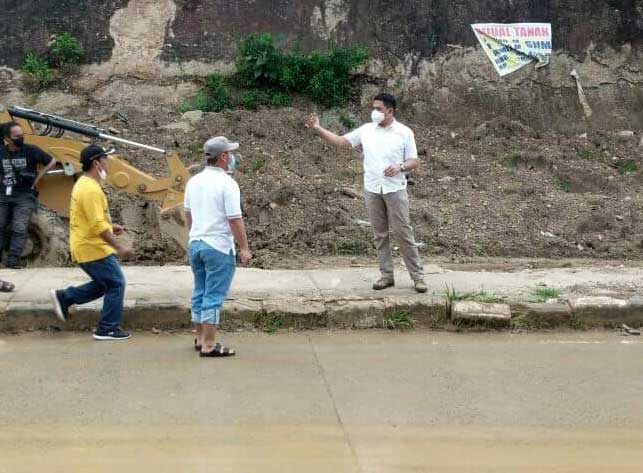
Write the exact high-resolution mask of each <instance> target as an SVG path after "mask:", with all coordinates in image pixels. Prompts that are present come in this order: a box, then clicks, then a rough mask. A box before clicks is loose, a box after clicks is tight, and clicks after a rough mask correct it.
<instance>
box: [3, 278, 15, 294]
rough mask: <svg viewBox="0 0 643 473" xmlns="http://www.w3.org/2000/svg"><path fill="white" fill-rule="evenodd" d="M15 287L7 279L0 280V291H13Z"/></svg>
mask: <svg viewBox="0 0 643 473" xmlns="http://www.w3.org/2000/svg"><path fill="white" fill-rule="evenodd" d="M15 288H16V285H15V284H14V283H12V282H9V281H2V280H0V292H13V290H14V289H15Z"/></svg>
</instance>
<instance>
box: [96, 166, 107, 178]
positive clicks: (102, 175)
mask: <svg viewBox="0 0 643 473" xmlns="http://www.w3.org/2000/svg"><path fill="white" fill-rule="evenodd" d="M98 177H100V180H101V181H105V180H106V179H107V171H105V170H104V169H103V167H102V166H99V167H98Z"/></svg>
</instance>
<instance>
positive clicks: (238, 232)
mask: <svg viewBox="0 0 643 473" xmlns="http://www.w3.org/2000/svg"><path fill="white" fill-rule="evenodd" d="M237 148H239V143H231V142H230V141H228V139H227V138H225V137H223V136H217V137H215V138H210V139H209V140H208V141H207V142H206V143H205V145H204V146H203V153H204V155H205V161H206V166H205V169H204V170H203V171H201V172H200V173H199V174H197V175H196V176H194V177H193V178H192V179H190V180H189V181H188V185H187V187H186V189H185V203H184V207H185V213H186V219H187V224H188V228H189V229H190V247H189V253H190V266H191V267H192V272H193V274H194V291H193V293H192V308H191V313H192V322H193V323H194V324H196V340H194V348H195V350H197V351H199V352H200V356H203V357H221V356H234V355H235V351H234V350H233V349H231V348H228V347H224V346H223V345H221V344H220V343H215V342H214V338H215V335H216V328H217V326H218V325H219V322H220V318H221V307H222V306H223V301H225V298H226V296H227V294H228V291H229V290H230V286H231V284H232V278H233V277H234V273H235V269H236V260H235V240H236V242H237V243H238V244H239V259H240V260H241V264H243V265H247V264H249V263H250V261H251V259H252V255H251V253H250V249H249V248H248V237H247V235H246V228H245V224H244V221H243V216H242V215H241V195H240V192H239V186H238V185H237V183H236V182H235V180H234V179H232V178H231V177H230V174H232V173H233V172H234V170H235V168H236V161H237V160H236V157H235V155H234V154H233V153H232V152H233V151H234V150H236V149H237Z"/></svg>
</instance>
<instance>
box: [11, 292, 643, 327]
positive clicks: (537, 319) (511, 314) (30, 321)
mask: <svg viewBox="0 0 643 473" xmlns="http://www.w3.org/2000/svg"><path fill="white" fill-rule="evenodd" d="M99 311H100V304H98V303H93V304H90V305H85V306H80V307H78V308H75V309H72V312H71V317H70V318H69V320H68V322H67V323H65V324H63V323H61V322H59V321H58V320H57V319H56V318H55V317H54V316H53V312H52V309H51V306H50V304H46V303H42V302H40V303H38V302H10V303H9V304H8V306H7V307H6V308H5V309H4V310H3V311H2V312H1V313H0V333H15V332H21V331H33V330H49V329H52V328H54V329H61V330H80V331H87V330H91V329H92V328H93V327H94V326H95V324H96V320H97V317H98V312H99ZM189 314H190V305H189V301H188V300H185V299H181V298H176V299H173V300H165V301H162V300H153V301H152V300H149V299H128V300H126V303H125V323H124V325H125V327H127V328H129V329H134V330H150V329H152V328H155V329H160V330H171V329H181V328H187V327H190V316H189ZM395 314H397V315H400V314H402V315H403V316H404V317H407V318H409V319H412V321H413V325H414V326H415V327H418V328H432V329H441V328H447V327H450V326H451V325H452V324H453V323H457V324H459V325H460V326H462V327H467V326H470V325H475V326H477V327H487V328H501V327H505V328H507V327H509V328H514V329H516V328H517V329H552V328H560V327H569V328H593V327H617V326H619V325H620V324H622V323H627V324H629V325H632V326H634V327H640V326H643V298H642V297H640V296H635V297H631V298H629V299H619V298H613V297H577V298H573V299H570V300H568V301H565V302H556V303H530V302H525V303H513V304H484V303H478V302H471V301H459V302H455V303H453V304H451V305H449V304H447V302H446V300H440V299H438V298H435V299H431V298H427V297H425V296H419V295H410V296H399V295H397V296H390V297H384V296H383V297H353V298H351V297H323V296H322V297H319V298H317V297H315V298H312V299H310V298H306V297H295V298H284V299H251V298H239V299H231V300H229V301H227V302H226V305H225V308H224V314H223V317H222V325H223V328H225V329H230V330H254V329H260V330H265V331H274V330H278V329H282V328H295V329H313V328H343V329H368V328H381V327H385V326H389V324H388V323H387V321H388V320H390V318H391V316H392V315H395ZM389 328H390V326H389Z"/></svg>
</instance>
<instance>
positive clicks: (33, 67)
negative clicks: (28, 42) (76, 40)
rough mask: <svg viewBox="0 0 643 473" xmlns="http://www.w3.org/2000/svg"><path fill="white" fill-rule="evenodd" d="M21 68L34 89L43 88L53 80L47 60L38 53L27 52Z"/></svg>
mask: <svg viewBox="0 0 643 473" xmlns="http://www.w3.org/2000/svg"><path fill="white" fill-rule="evenodd" d="M22 70H23V71H25V73H26V74H27V76H28V81H29V82H31V83H32V86H33V87H32V88H34V89H36V90H40V89H43V88H45V87H47V86H48V85H50V84H51V83H52V82H53V75H52V73H51V69H49V61H47V58H45V57H44V56H41V55H39V54H35V53H29V54H27V56H26V57H25V61H24V63H23V65H22Z"/></svg>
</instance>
